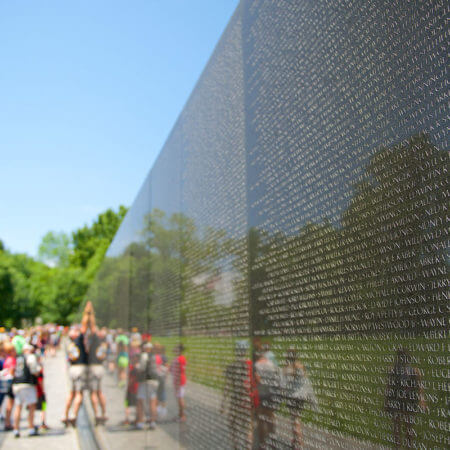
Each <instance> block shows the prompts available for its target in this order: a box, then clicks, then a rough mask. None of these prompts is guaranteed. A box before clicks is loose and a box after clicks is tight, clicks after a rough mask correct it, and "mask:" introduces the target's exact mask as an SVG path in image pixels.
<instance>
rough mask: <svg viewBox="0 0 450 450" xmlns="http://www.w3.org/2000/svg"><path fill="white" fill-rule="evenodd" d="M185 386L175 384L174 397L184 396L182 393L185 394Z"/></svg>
mask: <svg viewBox="0 0 450 450" xmlns="http://www.w3.org/2000/svg"><path fill="white" fill-rule="evenodd" d="M184 391H185V388H184V386H178V387H176V386H175V397H176V398H184V394H185V392H184Z"/></svg>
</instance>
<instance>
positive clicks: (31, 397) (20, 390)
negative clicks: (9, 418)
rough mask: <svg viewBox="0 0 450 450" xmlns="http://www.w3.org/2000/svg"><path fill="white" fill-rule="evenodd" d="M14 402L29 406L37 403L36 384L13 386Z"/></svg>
mask: <svg viewBox="0 0 450 450" xmlns="http://www.w3.org/2000/svg"><path fill="white" fill-rule="evenodd" d="M13 392H14V402H15V403H16V404H17V405H22V406H28V405H34V404H35V403H37V391H36V386H34V385H32V384H30V385H27V386H26V387H23V386H13Z"/></svg>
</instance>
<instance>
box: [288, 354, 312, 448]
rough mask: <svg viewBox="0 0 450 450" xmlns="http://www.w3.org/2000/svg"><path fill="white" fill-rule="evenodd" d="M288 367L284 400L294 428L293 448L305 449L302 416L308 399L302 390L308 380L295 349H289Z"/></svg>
mask: <svg viewBox="0 0 450 450" xmlns="http://www.w3.org/2000/svg"><path fill="white" fill-rule="evenodd" d="M286 362H287V365H286V366H285V367H284V369H283V379H284V392H283V394H284V395H283V397H284V398H283V399H284V400H285V401H286V406H287V407H288V409H289V415H290V422H291V427H292V448H302V447H303V434H302V428H301V422H300V415H301V413H302V411H303V408H304V406H305V402H306V398H305V397H304V396H303V395H302V394H301V389H302V387H303V385H304V383H305V380H306V370H305V367H304V366H303V364H302V363H301V362H300V360H299V359H298V356H297V352H296V350H295V349H289V350H288V352H287V355H286Z"/></svg>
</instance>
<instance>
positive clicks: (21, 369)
mask: <svg viewBox="0 0 450 450" xmlns="http://www.w3.org/2000/svg"><path fill="white" fill-rule="evenodd" d="M60 348H61V350H64V351H65V355H66V359H67V365H68V376H69V380H70V388H69V393H68V395H67V398H66V401H65V408H64V416H63V417H62V422H63V424H64V425H65V426H66V427H67V426H74V427H75V426H76V424H77V417H78V414H79V411H80V407H81V405H82V403H83V399H84V392H86V391H87V392H88V396H89V399H90V402H91V405H92V409H93V412H94V415H95V423H96V425H99V424H104V423H106V421H107V420H108V417H107V415H106V396H105V394H104V392H103V389H102V380H103V378H104V375H105V373H106V372H109V373H110V376H112V377H114V378H115V379H116V382H117V385H118V388H120V391H121V392H124V398H123V400H124V414H125V419H124V421H123V422H122V424H123V425H129V426H134V427H136V428H137V429H144V428H147V427H148V428H149V429H154V428H155V426H156V421H157V420H161V419H164V418H166V416H167V406H166V402H167V393H166V388H167V383H168V382H167V379H168V378H169V377H170V378H172V381H173V389H174V392H175V395H176V398H177V404H178V407H179V414H178V416H177V417H176V418H174V419H175V420H178V421H180V422H184V421H185V420H186V417H185V413H184V387H185V384H186V358H185V356H184V355H183V351H184V348H183V346H182V345H177V346H176V347H175V348H174V349H172V350H173V352H174V354H175V357H174V358H173V359H172V361H170V362H169V359H168V358H167V356H166V354H165V348H164V346H162V345H160V344H158V343H157V342H152V336H151V335H150V334H148V333H139V332H138V331H137V329H133V330H131V331H129V332H126V331H123V330H121V329H118V330H112V329H107V328H97V326H96V323H95V314H94V309H93V307H92V304H91V303H90V302H88V303H87V304H86V307H85V309H84V312H83V317H82V321H81V324H79V325H73V326H71V327H63V326H58V325H55V324H47V325H44V326H37V327H31V328H27V329H16V328H12V329H10V330H6V329H5V328H3V327H2V328H0V419H1V421H2V422H3V430H4V431H12V432H13V433H14V436H15V437H20V420H21V414H22V409H23V408H26V410H27V414H28V428H29V430H28V435H29V436H37V435H39V434H40V430H41V431H42V430H47V429H48V426H47V423H46V416H45V413H46V406H47V404H46V396H45V389H44V364H43V362H44V357H49V358H51V357H54V356H55V355H56V353H57V350H59V349H60ZM53 401H55V400H54V399H53ZM36 411H40V423H39V424H36V421H35V415H36V414H35V412H36ZM133 413H134V414H133ZM146 416H147V417H146Z"/></svg>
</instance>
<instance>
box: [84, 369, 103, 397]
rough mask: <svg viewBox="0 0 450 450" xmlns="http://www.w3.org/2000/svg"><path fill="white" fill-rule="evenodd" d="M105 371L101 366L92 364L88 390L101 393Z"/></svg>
mask: <svg viewBox="0 0 450 450" xmlns="http://www.w3.org/2000/svg"><path fill="white" fill-rule="evenodd" d="M104 374H105V369H104V368H103V366H102V365H101V364H92V365H91V366H89V367H88V389H89V390H90V391H91V392H92V391H99V390H100V385H101V382H102V378H103V375H104Z"/></svg>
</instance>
